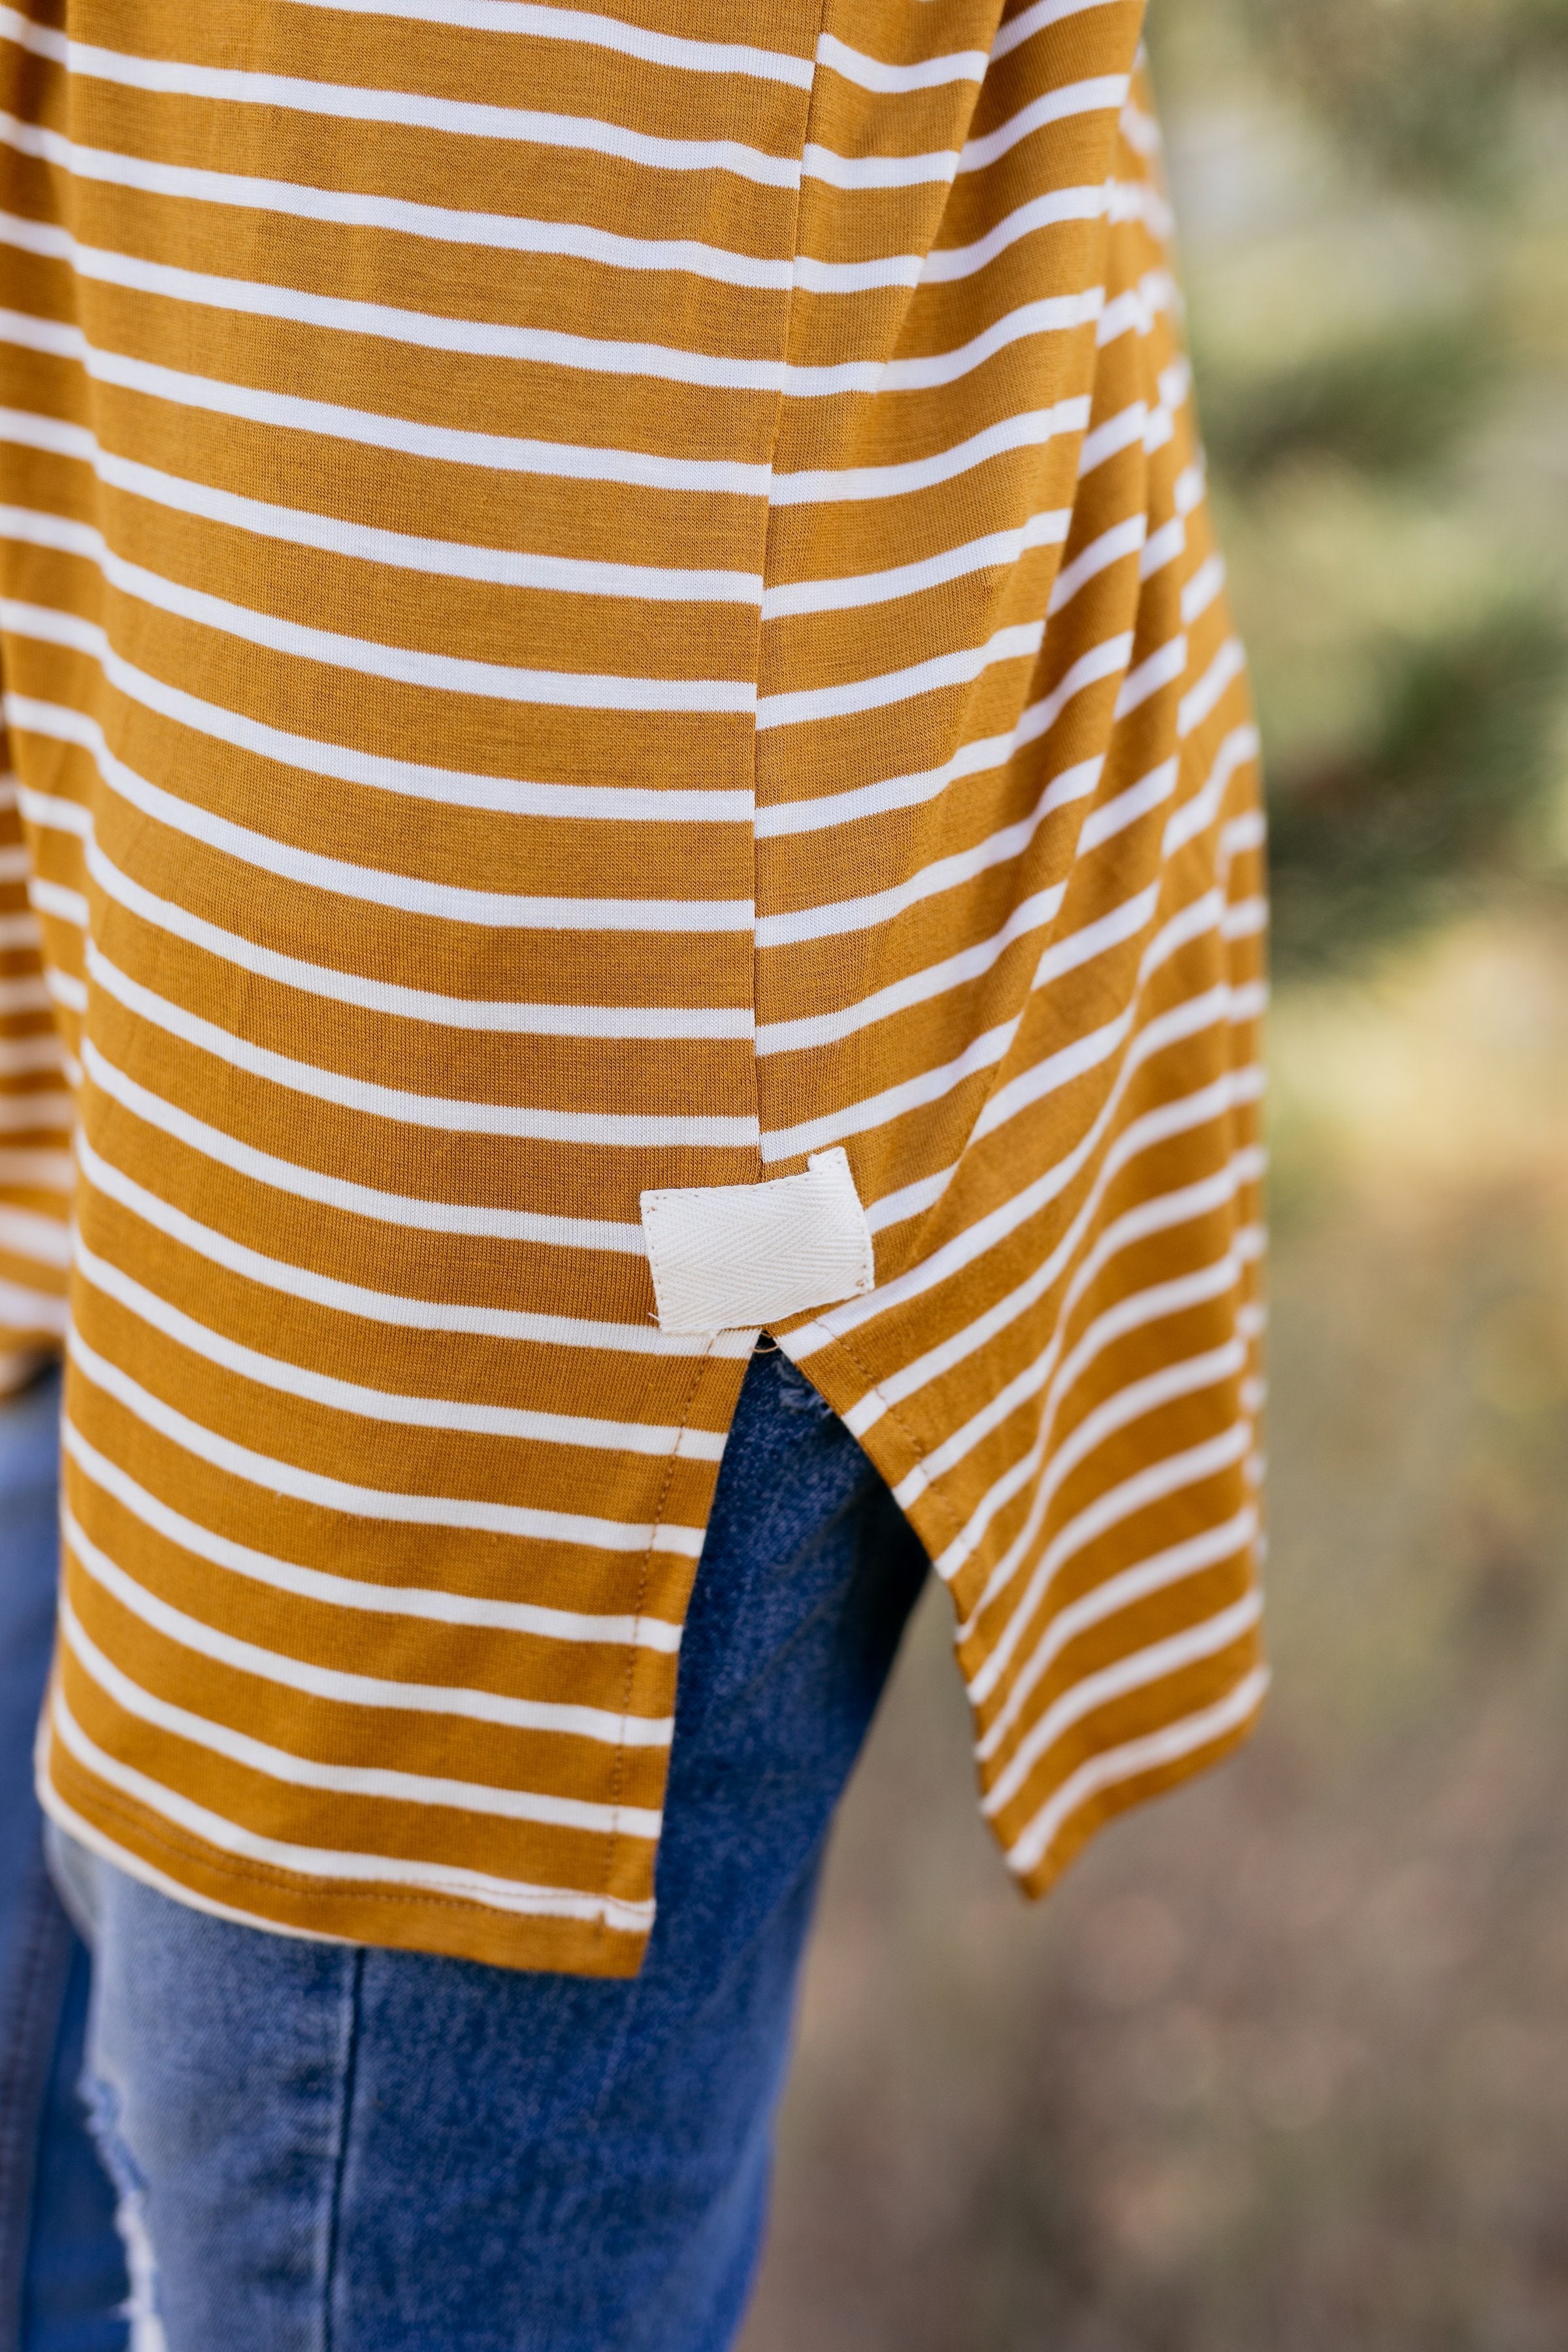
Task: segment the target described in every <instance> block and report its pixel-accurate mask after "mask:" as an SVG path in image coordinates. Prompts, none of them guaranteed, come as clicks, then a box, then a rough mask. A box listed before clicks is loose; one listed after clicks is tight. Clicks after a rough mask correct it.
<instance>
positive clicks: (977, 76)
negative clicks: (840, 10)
mask: <svg viewBox="0 0 1568 2352" xmlns="http://www.w3.org/2000/svg"><path fill="white" fill-rule="evenodd" d="M816 62H817V64H818V65H819V66H828V67H830V68H832V70H833V71H834V72H835V73H836V74H839V75H841V76H842V77H843V79H845V80H846V81H852V82H854V83H855V84H856V86H857V87H858V89H873V90H877V91H879V92H880V93H881V94H882V95H884V96H888V97H891V96H895V95H897V94H899V93H900V92H902V91H905V90H911V89H942V87H943V86H944V85H945V84H947V83H948V82H954V81H984V79H985V67H986V55H985V51H984V49H954V50H951V51H950V52H949V53H948V55H947V56H946V57H940V58H924V59H922V60H921V63H919V64H918V65H911V66H890V65H885V64H884V63H883V62H882V59H881V58H871V57H868V56H867V55H866V54H865V52H864V51H863V50H861V49H852V48H850V47H848V46H847V43H845V42H843V41H841V40H839V39H838V38H837V37H836V36H835V35H834V34H832V33H823V34H820V35H819V36H818V37H817V43H816Z"/></svg>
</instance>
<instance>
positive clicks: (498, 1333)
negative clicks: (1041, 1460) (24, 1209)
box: [0, 1135, 751, 1357]
mask: <svg viewBox="0 0 1568 2352" xmlns="http://www.w3.org/2000/svg"><path fill="white" fill-rule="evenodd" d="M76 1150H77V1159H78V1160H79V1163H80V1167H81V1172H82V1174H83V1175H84V1176H85V1177H86V1179H87V1181H88V1182H89V1184H90V1185H91V1186H92V1188H93V1190H94V1191H95V1192H102V1193H103V1194H105V1195H106V1196H107V1197H108V1198H109V1199H110V1200H112V1201H118V1202H120V1203H121V1206H122V1207H124V1208H127V1209H130V1210H131V1211H132V1213H133V1214H134V1215H136V1216H138V1217H140V1218H141V1219H142V1222H143V1223H146V1224H150V1225H152V1226H153V1227H155V1229H156V1230H157V1231H158V1232H159V1233H161V1234H167V1235H168V1237H169V1239H170V1240H171V1241H174V1242H178V1243H179V1244H180V1245H181V1246H182V1248H184V1249H188V1250H190V1251H192V1252H193V1253H194V1254H195V1255H196V1256H198V1257H203V1258H206V1259H207V1260H209V1261H210V1262H211V1263H212V1264H213V1265H222V1266H226V1267H227V1269H228V1271H229V1272H230V1273H231V1274H237V1275H240V1276H243V1277H244V1278H245V1280H247V1282H257V1283H260V1284H261V1285H262V1286H264V1287H265V1288H266V1289H268V1290H278V1291H282V1292H283V1293H284V1294H285V1295H286V1296H287V1297H291V1298H300V1299H304V1300H306V1301H307V1302H308V1303H309V1304H310V1306H312V1307H327V1308H329V1309H331V1311H332V1312H334V1313H336V1314H340V1315H363V1316H365V1317H368V1318H369V1319H370V1320H371V1321H373V1322H376V1323H391V1324H397V1325H401V1326H403V1327H405V1328H407V1329H409V1330H414V1331H460V1332H464V1333H466V1334H468V1335H471V1336H473V1337H482V1338H484V1339H517V1340H523V1341H526V1342H528V1343H530V1344H531V1345H534V1346H537V1347H550V1348H606V1349H614V1350H615V1351H616V1353H617V1354H623V1355H637V1356H672V1357H683V1356H700V1355H703V1354H709V1353H710V1354H713V1355H717V1356H741V1355H745V1354H748V1353H749V1352H750V1344H751V1343H750V1341H749V1339H747V1336H746V1334H745V1333H744V1332H737V1331H721V1332H720V1333H719V1335H718V1337H717V1339H709V1338H708V1337H707V1336H706V1335H704V1334H702V1333H692V1332H679V1331H661V1330H660V1329H659V1328H658V1324H657V1323H647V1324H644V1323H595V1322H592V1321H589V1320H588V1319H587V1318H584V1317H581V1316H573V1315H541V1314H536V1313H531V1312H530V1311H529V1310H528V1309H527V1308H525V1307H470V1306H466V1305H464V1304H462V1303H460V1302H458V1301H455V1300H451V1299H436V1298H401V1297H397V1296H396V1295H395V1294H394V1293H392V1292H389V1291H384V1290H367V1289H365V1288H364V1287H363V1285H362V1284H360V1283H357V1282H342V1281H340V1280H338V1279H337V1277H336V1276H332V1275H327V1274H318V1273H317V1272H316V1271H315V1270H314V1269H313V1268H312V1267H310V1266H298V1265H289V1264H287V1263H286V1262H284V1261H283V1260H281V1259H278V1258H271V1257H264V1256H263V1255H261V1253H260V1252H259V1251H258V1250H253V1249H247V1247H246V1246H245V1244H243V1243H242V1242H237V1241H234V1240H232V1239H231V1238H230V1236H229V1235H228V1234H220V1233H216V1232H215V1231H214V1230H213V1229H212V1228H211V1227H210V1226H208V1225H203V1224H199V1223H197V1222H196V1220H195V1218H194V1217H191V1216H187V1215H186V1213H185V1212H184V1210H183V1209H176V1208H174V1207H172V1206H171V1205H170V1203H169V1202H166V1201H163V1200H160V1199H159V1198H158V1196H157V1195H156V1194H155V1193H153V1192H147V1191H146V1190H145V1189H144V1188H143V1187H142V1185H140V1184H138V1183H137V1182H136V1181H134V1180H133V1179H132V1177H130V1176H127V1175H126V1174H125V1172H124V1171H123V1170H122V1169H120V1168H117V1167H114V1166H113V1165H112V1164H111V1163H110V1161H109V1160H104V1159H103V1158H101V1157H100V1154H99V1153H98V1152H97V1151H96V1150H94V1149H93V1146H92V1145H91V1144H90V1143H89V1141H88V1139H87V1137H86V1136H85V1135H79V1136H78V1138H77V1144H76ZM28 1156H29V1155H26V1154H23V1153H19V1152H18V1153H13V1154H10V1155H7V1154H5V1153H4V1152H0V1179H3V1178H4V1176H5V1166H6V1161H7V1159H8V1158H14V1159H18V1160H20V1159H22V1158H25V1157H28ZM30 1156H31V1157H35V1158H38V1159H43V1158H46V1157H47V1158H49V1159H51V1160H54V1159H58V1162H59V1165H60V1166H61V1167H62V1168H63V1169H64V1170H65V1171H67V1175H68V1174H69V1171H70V1169H71V1164H72V1163H71V1161H70V1160H69V1158H68V1155H67V1154H65V1153H58V1154H54V1153H50V1154H45V1153H37V1154H34V1155H30ZM639 1230H640V1228H639Z"/></svg>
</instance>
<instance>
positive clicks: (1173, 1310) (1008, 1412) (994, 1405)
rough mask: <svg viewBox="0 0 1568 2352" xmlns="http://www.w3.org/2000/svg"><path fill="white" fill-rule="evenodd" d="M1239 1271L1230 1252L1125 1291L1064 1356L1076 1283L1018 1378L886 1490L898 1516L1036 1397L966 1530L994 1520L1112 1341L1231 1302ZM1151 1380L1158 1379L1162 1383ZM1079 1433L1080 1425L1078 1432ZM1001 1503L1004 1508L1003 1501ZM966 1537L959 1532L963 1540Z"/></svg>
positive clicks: (1116, 1404)
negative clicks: (1032, 1414)
mask: <svg viewBox="0 0 1568 2352" xmlns="http://www.w3.org/2000/svg"><path fill="white" fill-rule="evenodd" d="M1124 1246H1125V1244H1124ZM1241 1267H1242V1260H1241V1257H1240V1255H1239V1254H1238V1253H1237V1250H1236V1249H1235V1248H1234V1247H1232V1248H1229V1249H1227V1250H1226V1252H1225V1253H1224V1255H1222V1256H1220V1257H1216V1258H1212V1259H1211V1260H1210V1261H1209V1263H1208V1264H1207V1265H1201V1266H1198V1267H1196V1268H1195V1269H1194V1270H1193V1271H1192V1272H1191V1273H1188V1274H1182V1275H1175V1276H1171V1277H1169V1278H1168V1279H1167V1280H1165V1281H1163V1282H1153V1283H1147V1284H1145V1286H1143V1288H1142V1289H1141V1290H1131V1291H1129V1292H1128V1293H1127V1294H1126V1295H1125V1296H1124V1297H1121V1298H1119V1299H1117V1301H1116V1302H1115V1304H1114V1305H1113V1306H1111V1307H1106V1308H1105V1309H1104V1310H1103V1312H1102V1313H1100V1314H1099V1315H1097V1316H1095V1317H1094V1318H1092V1320H1091V1321H1090V1322H1089V1323H1088V1324H1087V1325H1086V1326H1085V1327H1084V1328H1083V1329H1082V1330H1081V1331H1080V1332H1079V1335H1078V1337H1077V1339H1075V1340H1074V1341H1073V1344H1072V1346H1071V1347H1070V1348H1069V1349H1067V1352H1066V1353H1065V1354H1064V1353H1063V1349H1064V1345H1065V1340H1066V1333H1067V1323H1068V1316H1069V1315H1070V1314H1071V1311H1072V1308H1073V1307H1074V1306H1075V1305H1076V1304H1077V1300H1078V1298H1080V1297H1082V1295H1083V1291H1082V1286H1081V1285H1079V1284H1078V1283H1075V1284H1074V1286H1073V1289H1074V1291H1075V1292H1076V1294H1077V1297H1068V1298H1064V1299H1063V1301H1062V1304H1061V1307H1060V1310H1059V1312H1058V1315H1057V1317H1056V1322H1055V1328H1054V1329H1053V1331H1052V1333H1051V1336H1050V1338H1049V1339H1048V1340H1047V1343H1046V1345H1045V1346H1044V1347H1043V1348H1042V1349H1040V1351H1039V1353H1038V1354H1037V1356H1036V1357H1035V1359H1034V1360H1033V1361H1032V1362H1031V1363H1027V1364H1026V1365H1025V1366H1024V1369H1023V1370H1022V1371H1020V1372H1017V1373H1016V1374H1015V1375H1014V1377H1013V1378H1012V1379H1011V1380H1010V1381H1007V1382H1006V1383H1005V1386H1003V1387H1001V1388H999V1389H997V1390H995V1391H994V1392H993V1394H992V1395H990V1396H989V1397H988V1398H987V1399H986V1402H984V1404H983V1405H982V1406H981V1407H980V1408H979V1410H978V1411H977V1412H973V1413H971V1415H970V1417H969V1419H968V1420H967V1421H966V1422H964V1423H962V1424H961V1426H960V1427H958V1428H957V1429H953V1430H951V1431H950V1432H949V1433H948V1435H947V1436H946V1437H945V1438H943V1439H942V1443H941V1444H938V1445H934V1446H933V1447H932V1448H931V1452H930V1453H929V1454H924V1455H922V1456H921V1460H920V1462H919V1463H918V1464H917V1465H916V1466H915V1468H914V1469H913V1470H911V1471H910V1473H909V1474H908V1475H907V1476H905V1477H903V1478H901V1479H900V1481H899V1484H898V1485H897V1486H895V1487H894V1489H893V1499H894V1501H895V1502H896V1503H897V1504H898V1506H899V1508H900V1510H904V1511H907V1510H909V1509H910V1507H912V1506H913V1505H914V1504H915V1503H917V1502H918V1501H919V1500H920V1498H921V1496H922V1495H923V1494H924V1493H925V1492H926V1491H927V1489H928V1488H929V1487H931V1486H935V1484H936V1483H937V1481H938V1480H939V1479H941V1478H945V1477H946V1476H947V1475H948V1474H949V1472H950V1471H952V1470H954V1469H956V1468H957V1466H958V1465H959V1463H961V1462H962V1461H963V1460H964V1458H965V1456H966V1455H968V1454H972V1453H973V1451H974V1448H975V1447H976V1446H977V1445H980V1444H984V1441H985V1439H986V1438H988V1437H991V1436H994V1434H995V1433H996V1431H997V1430H999V1429H1000V1428H1002V1427H1003V1425H1004V1423H1006V1422H1008V1421H1010V1420H1011V1419H1012V1417H1013V1415H1014V1414H1015V1413H1016V1412H1017V1411H1018V1410H1019V1408H1020V1406H1022V1405H1025V1404H1027V1403H1029V1402H1031V1400H1032V1399H1034V1398H1035V1397H1037V1396H1041V1395H1042V1393H1043V1397H1044V1402H1043V1404H1042V1406H1041V1412H1040V1419H1039V1423H1038V1424H1037V1428H1036V1431H1035V1434H1034V1436H1033V1437H1032V1439H1031V1440H1030V1443H1029V1444H1028V1446H1027V1447H1026V1450H1025V1453H1024V1454H1022V1455H1021V1456H1020V1457H1019V1458H1018V1460H1017V1461H1016V1462H1013V1463H1011V1464H1009V1465H1008V1467H1007V1468H1006V1469H1005V1471H1004V1472H1003V1474H1002V1476H1001V1478H1000V1479H998V1480H997V1481H995V1482H994V1485H993V1486H992V1487H991V1488H990V1489H988V1490H987V1492H986V1494H985V1495H984V1496H983V1497H982V1499H981V1502H980V1503H979V1504H978V1505H977V1506H976V1507H975V1510H974V1512H973V1514H972V1518H971V1522H970V1523H969V1524H970V1525H972V1524H973V1521H975V1520H978V1519H979V1518H980V1517H981V1515H982V1514H983V1513H984V1517H985V1519H986V1520H987V1521H989V1519H991V1518H994V1517H995V1513H996V1509H997V1508H998V1507H999V1506H998V1504H997V1502H996V1500H995V1499H994V1497H995V1496H998V1495H1000V1494H1001V1490H1002V1489H1003V1488H1004V1487H1005V1488H1006V1490H1007V1496H1011V1495H1013V1494H1016V1493H1017V1492H1018V1491H1019V1489H1020V1488H1021V1487H1022V1486H1026V1485H1027V1483H1028V1482H1029V1480H1030V1479H1031V1478H1032V1477H1033V1476H1034V1475H1035V1471H1036V1470H1037V1468H1038V1467H1039V1465H1040V1464H1041V1463H1042V1462H1043V1461H1044V1460H1045V1458H1046V1454H1047V1451H1048V1450H1049V1446H1050V1442H1051V1433H1052V1430H1053V1429H1054V1427H1055V1425H1056V1419H1057V1415H1058V1412H1059V1410H1060V1408H1061V1404H1062V1401H1063V1399H1064V1398H1065V1397H1066V1396H1067V1395H1068V1393H1069V1391H1071V1390H1072V1389H1073V1387H1074V1386H1075V1385H1076V1384H1077V1382H1078V1381H1079V1379H1080V1378H1081V1377H1082V1375H1083V1374H1084V1372H1085V1371H1087V1370H1088V1369H1089V1365H1090V1364H1092V1363H1096V1362H1098V1360H1099V1359H1100V1357H1101V1356H1102V1355H1103V1354H1104V1352H1105V1350H1106V1349H1107V1348H1110V1347H1112V1346H1114V1344H1115V1342H1116V1341H1117V1340H1118V1339H1126V1338H1127V1337H1128V1335H1129V1334H1130V1333H1131V1332H1133V1331H1143V1330H1147V1329H1148V1328H1149V1326H1150V1325H1151V1324H1153V1323H1161V1322H1164V1321H1166V1320H1167V1319H1168V1318H1171V1317H1173V1316H1176V1315H1184V1314H1187V1313H1189V1312H1190V1311H1191V1310H1192V1308H1194V1307H1204V1306H1211V1305H1213V1303H1214V1302H1215V1300H1216V1299H1222V1298H1230V1297H1232V1295H1233V1293H1234V1292H1235V1290H1236V1286H1237V1282H1238V1281H1239V1280H1240V1277H1241ZM1153 1377H1155V1378H1157V1379H1163V1377H1164V1375H1163V1374H1156V1375H1154V1376H1153ZM1134 1385H1136V1384H1135V1383H1130V1384H1128V1386H1126V1387H1124V1388H1123V1389H1121V1390H1120V1391H1117V1394H1116V1399H1115V1400H1113V1401H1112V1402H1111V1403H1110V1405H1101V1406H1100V1407H1099V1408H1097V1410H1099V1411H1100V1412H1106V1411H1111V1412H1119V1411H1120V1409H1121V1408H1120V1399H1121V1397H1123V1396H1127V1395H1130V1394H1131V1390H1132V1387H1133V1386H1134ZM1090 1418H1092V1416H1090ZM1085 1425H1086V1424H1084V1423H1079V1427H1082V1426H1085ZM1110 1425H1111V1426H1118V1425H1119V1423H1116V1422H1115V1421H1114V1420H1113V1421H1112V1423H1110ZM1076 1434H1077V1432H1076V1430H1075V1432H1074V1435H1075V1436H1076ZM1002 1499H1004V1500H1005V1499H1006V1496H1003V1497H1002ZM968 1531H969V1530H968V1525H966V1528H965V1534H966V1535H967V1533H968ZM970 1549H973V1545H971V1547H970Z"/></svg>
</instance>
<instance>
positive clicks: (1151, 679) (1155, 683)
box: [1115, 636, 1187, 719]
mask: <svg viewBox="0 0 1568 2352" xmlns="http://www.w3.org/2000/svg"><path fill="white" fill-rule="evenodd" d="M1186 667H1187V641H1186V639H1185V637H1182V636H1176V637H1172V638H1170V639H1169V640H1168V641H1167V643H1166V644H1164V645H1163V646H1161V647H1160V649H1159V651H1158V653H1152V654H1151V655H1150V656H1149V657H1148V659H1147V661H1141V662H1140V663H1139V665H1138V667H1137V668H1136V669H1133V670H1129V671H1128V673H1127V676H1126V677H1125V678H1124V679H1123V680H1122V685H1121V693H1120V694H1119V695H1118V696H1117V698H1116V711H1115V716H1116V717H1117V718H1118V719H1125V718H1127V717H1128V716H1129V715H1130V714H1131V712H1132V711H1134V710H1137V709H1140V708H1141V706H1142V704H1143V703H1145V702H1147V701H1149V700H1150V698H1152V696H1154V695H1156V694H1158V693H1160V692H1161V691H1162V689H1163V688H1165V687H1167V686H1174V685H1175V683H1176V681H1177V680H1178V679H1179V678H1180V677H1183V676H1184V674H1185V671H1186Z"/></svg>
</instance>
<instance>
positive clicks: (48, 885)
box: [0, 604, 88, 930]
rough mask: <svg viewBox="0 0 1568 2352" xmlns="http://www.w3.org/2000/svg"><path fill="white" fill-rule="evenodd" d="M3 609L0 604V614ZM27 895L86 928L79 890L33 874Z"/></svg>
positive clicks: (44, 911) (60, 918) (46, 911)
mask: <svg viewBox="0 0 1568 2352" xmlns="http://www.w3.org/2000/svg"><path fill="white" fill-rule="evenodd" d="M4 609H5V608H4V605H3V604H0V615H3V614H4ZM0 625H3V623H0ZM27 897H28V898H29V900H30V901H31V903H32V905H33V907H34V908H35V909H36V910H37V913H38V914H40V915H50V916H52V917H53V918H54V919H55V920H56V921H57V922H61V923H74V924H75V926H76V928H77V929H79V930H85V929H86V928H87V918H88V907H87V900H86V899H85V898H83V897H82V894H81V892H80V891H79V890H68V889H67V888H66V887H65V884H64V883H63V882H49V881H47V880H46V879H45V877H43V875H41V874H33V875H29V877H27Z"/></svg>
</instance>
